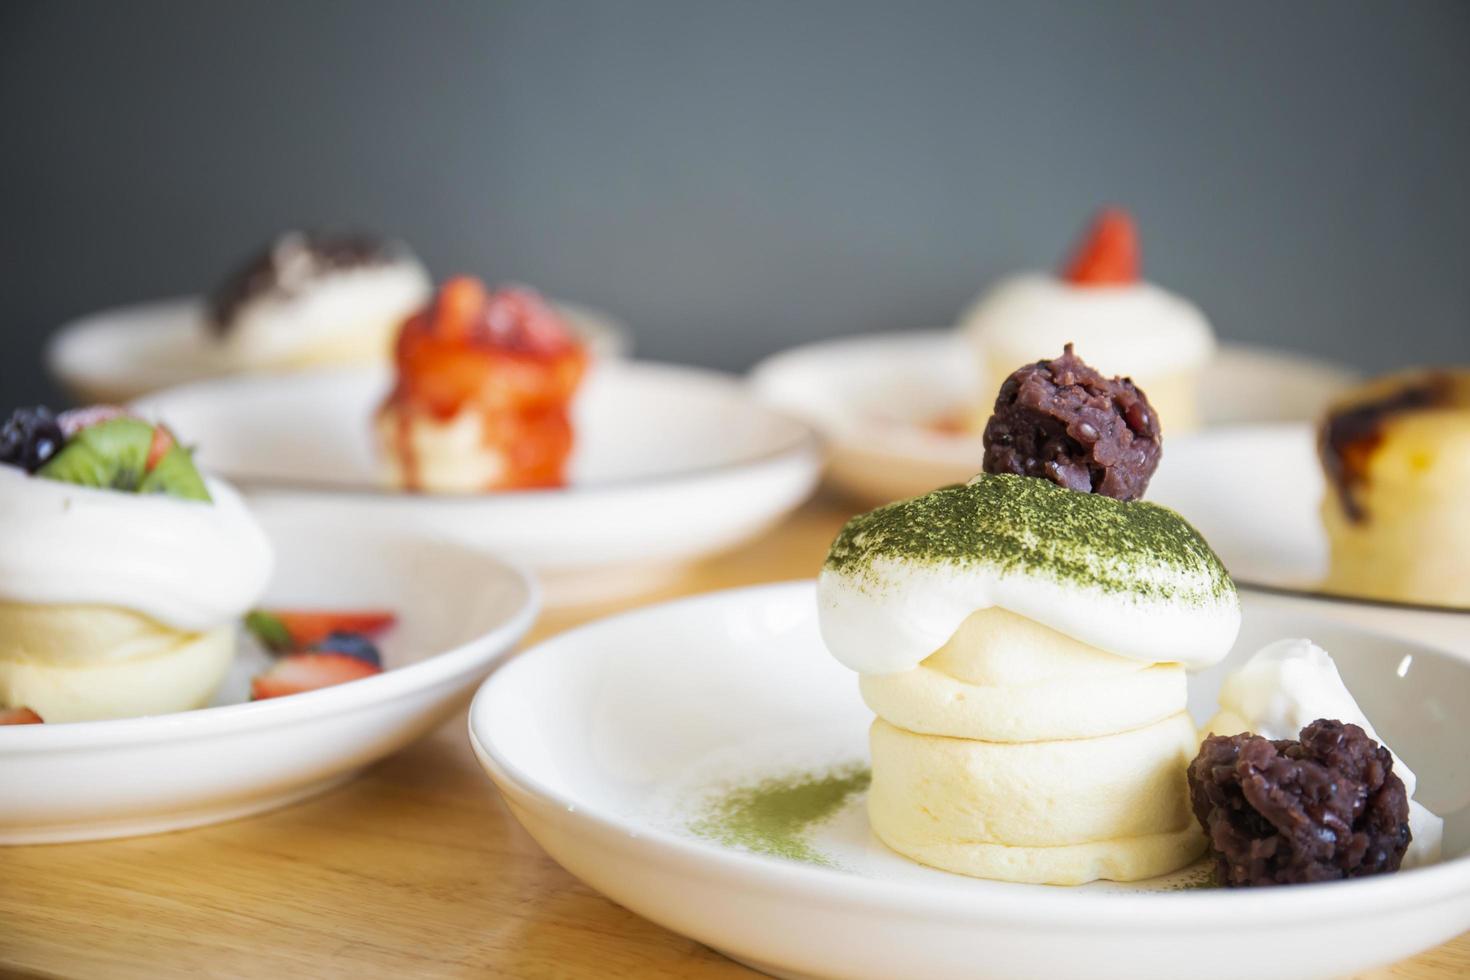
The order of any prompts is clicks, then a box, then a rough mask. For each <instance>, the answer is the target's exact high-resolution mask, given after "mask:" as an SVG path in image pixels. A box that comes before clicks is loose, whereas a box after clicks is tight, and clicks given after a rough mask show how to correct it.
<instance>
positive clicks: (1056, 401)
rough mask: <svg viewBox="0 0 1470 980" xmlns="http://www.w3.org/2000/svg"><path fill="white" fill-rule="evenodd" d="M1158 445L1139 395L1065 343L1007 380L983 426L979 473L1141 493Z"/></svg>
mask: <svg viewBox="0 0 1470 980" xmlns="http://www.w3.org/2000/svg"><path fill="white" fill-rule="evenodd" d="M1161 451H1162V442H1161V437H1160V434H1159V419H1158V416H1157V415H1155V414H1154V410H1153V406H1152V405H1150V404H1149V403H1148V398H1147V397H1145V395H1144V393H1143V392H1142V391H1140V390H1139V389H1138V387H1137V386H1136V385H1134V383H1133V382H1132V381H1130V380H1129V379H1127V378H1113V379H1111V380H1109V379H1108V378H1105V377H1103V376H1102V375H1101V374H1099V373H1097V371H1095V370H1093V369H1092V368H1090V367H1088V366H1087V364H1086V363H1084V362H1083V360H1082V359H1081V358H1080V357H1078V356H1077V355H1076V354H1073V353H1072V345H1071V344H1068V345H1067V347H1066V349H1065V351H1064V352H1063V353H1062V356H1061V357H1058V358H1056V359H1055V360H1051V361H1037V362H1036V363H1035V364H1027V365H1026V366H1025V367H1022V368H1019V369H1018V370H1016V371H1015V373H1013V374H1012V375H1011V376H1010V377H1009V378H1006V380H1005V384H1003V385H1001V386H1000V395H999V396H998V397H997V398H996V399H995V414H993V415H991V417H990V421H989V422H988V423H986V425H985V463H984V468H985V472H986V473H1014V474H1016V475H1017V476H1038V477H1041V478H1042V479H1045V480H1050V481H1051V482H1053V483H1056V484H1058V485H1060V486H1063V487H1066V488H1067V489H1068V490H1079V491H1081V492H1082V493H1097V494H1102V495H1103V496H1105V497H1113V498H1115V499H1117V500H1138V499H1139V498H1141V497H1142V496H1143V492H1144V491H1145V490H1147V489H1148V481H1149V479H1150V478H1151V477H1152V476H1153V475H1154V470H1155V469H1156V468H1157V467H1158V465H1159V454H1160V452H1161Z"/></svg>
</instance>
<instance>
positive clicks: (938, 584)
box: [817, 475, 1240, 674]
mask: <svg viewBox="0 0 1470 980" xmlns="http://www.w3.org/2000/svg"><path fill="white" fill-rule="evenodd" d="M817 601H818V616H819V623H820V626H821V631H822V638H823V640H824V641H825V642H826V644H827V648H828V649H829V650H830V651H831V652H832V655H833V656H835V657H836V658H837V659H838V660H839V661H840V662H841V663H843V664H844V665H845V666H847V667H849V668H851V669H852V670H855V671H857V672H858V673H861V674H893V673H898V672H900V671H906V670H911V669H913V668H914V667H916V666H918V664H919V663H920V662H922V661H923V660H924V659H925V658H926V657H928V656H929V655H930V654H932V653H934V652H935V651H936V650H938V649H939V648H940V647H942V646H944V645H945V643H946V642H948V641H949V639H950V637H951V636H953V635H954V633H955V631H956V630H957V629H958V628H959V626H960V624H961V623H963V622H964V620H965V619H966V618H967V617H968V616H969V615H970V614H971V613H973V612H975V611H976V610H979V609H988V608H991V607H999V608H1002V609H1006V610H1009V611H1010V612H1013V613H1016V614H1017V615H1020V616H1024V617H1026V618H1027V619H1031V620H1034V621H1035V622H1038V623H1040V624H1042V625H1043V626H1048V627H1050V628H1052V629H1054V630H1056V631H1057V632H1059V633H1062V634H1065V635H1066V636H1069V637H1071V638H1073V639H1075V640H1078V641H1080V642H1082V643H1085V644H1088V645H1089V646H1093V647H1096V648H1098V649H1099V650H1102V651H1105V652H1107V653H1112V654H1116V655H1117V656H1120V657H1126V658H1128V659H1131V660H1137V661H1142V662H1145V663H1181V664H1184V665H1185V666H1186V667H1192V668H1200V667H1206V666H1209V665H1211V664H1214V663H1217V662H1218V661H1219V660H1220V659H1222V658H1223V657H1224V656H1225V654H1226V653H1228V652H1229V650H1230V647H1231V646H1232V645H1233V644H1234V642H1235V635H1236V633H1237V631H1238V630H1239V628H1240V604H1239V600H1238V598H1237V596H1236V592H1235V584H1234V583H1233V582H1232V581H1231V580H1230V576H1229V575H1228V574H1227V573H1226V571H1225V568H1224V566H1223V565H1221V563H1220V560H1219V559H1218V558H1217V557H1216V556H1215V554H1214V552H1213V551H1211V550H1210V548H1209V545H1207V544H1206V543H1205V541H1204V539H1203V538H1201V537H1200V536H1199V533H1198V532H1196V531H1195V530H1194V528H1192V527H1190V525H1189V524H1188V523H1187V522H1186V521H1185V520H1184V519H1183V518H1181V517H1180V516H1179V515H1177V514H1175V513H1174V512H1173V511H1171V510H1168V509H1167V508H1163V507H1159V506H1156V505H1154V504H1148V503H1138V502H1134V503H1123V502H1121V501H1117V500H1113V499H1111V498H1108V497H1102V496H1098V495H1095V494H1084V493H1077V492H1075V491H1072V490H1065V489H1062V488H1061V487H1058V486H1056V485H1054V484H1052V483H1049V482H1048V481H1045V480H1039V479H1033V478H1029V477H1020V476H1010V475H981V476H977V477H975V478H974V479H973V480H971V481H970V483H968V484H966V485H965V486H958V487H947V488H944V489H941V490H936V491H934V492H932V493H929V494H925V495H924V496H922V497H916V498H914V499H912V500H905V501H899V502H897V503H893V504H889V505H887V506H885V507H880V508H878V509H877V510H875V511H872V512H870V513H868V514H863V515H860V516H858V517H855V518H853V519H852V520H851V521H849V522H848V523H847V525H846V526H845V527H844V528H843V529H842V531H841V532H840V533H839V534H838V536H837V540H836V541H835V542H833V544H832V550H831V552H830V553H829V555H828V557H827V561H826V564H825V565H824V566H823V568H822V573H821V575H820V576H819V578H818V581H817Z"/></svg>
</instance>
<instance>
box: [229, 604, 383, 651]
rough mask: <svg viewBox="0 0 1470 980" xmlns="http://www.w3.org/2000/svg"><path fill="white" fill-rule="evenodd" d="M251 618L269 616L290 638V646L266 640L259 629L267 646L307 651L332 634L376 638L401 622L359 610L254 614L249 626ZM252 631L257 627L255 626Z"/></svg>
mask: <svg viewBox="0 0 1470 980" xmlns="http://www.w3.org/2000/svg"><path fill="white" fill-rule="evenodd" d="M251 617H260V618H261V620H262V621H263V620H264V617H270V618H271V619H273V620H274V621H275V623H276V624H279V626H280V628H281V629H282V630H284V631H285V634H286V636H287V637H289V638H290V642H289V643H288V644H282V643H279V642H277V641H272V640H271V639H269V638H266V637H265V636H264V635H263V634H262V633H261V632H260V631H259V630H257V635H259V636H262V638H263V639H265V640H266V644H267V645H268V646H270V647H271V648H272V649H275V650H280V649H291V650H305V649H307V648H308V647H314V646H316V645H317V644H318V643H321V642H322V641H323V640H325V639H326V638H327V637H329V636H331V635H332V634H333V633H361V634H362V635H363V636H377V635H378V634H379V633H382V632H384V631H386V630H389V629H391V628H392V627H393V625H394V624H395V623H397V622H398V617H397V616H395V615H393V614H392V613H391V612H388V611H386V610H383V609H360V610H355V611H347V612H332V611H327V610H319V611H317V610H313V611H308V610H299V609H271V610H267V611H265V612H264V616H261V614H260V613H251V615H250V617H247V623H248V622H249V619H250V618H251ZM251 628H252V629H254V628H255V627H254V626H252V627H251Z"/></svg>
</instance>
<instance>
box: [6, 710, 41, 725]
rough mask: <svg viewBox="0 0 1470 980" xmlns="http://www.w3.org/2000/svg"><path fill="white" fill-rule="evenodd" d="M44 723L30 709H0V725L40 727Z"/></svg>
mask: <svg viewBox="0 0 1470 980" xmlns="http://www.w3.org/2000/svg"><path fill="white" fill-rule="evenodd" d="M44 723H45V722H44V721H43V720H42V718H41V716H40V715H38V714H36V713H35V712H34V711H32V710H31V709H30V708H6V709H0V725H41V724H44Z"/></svg>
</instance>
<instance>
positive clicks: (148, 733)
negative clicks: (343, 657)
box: [0, 534, 542, 754]
mask: <svg viewBox="0 0 1470 980" xmlns="http://www.w3.org/2000/svg"><path fill="white" fill-rule="evenodd" d="M399 536H400V537H402V538H404V539H405V540H407V539H409V538H411V537H414V536H412V535H407V534H402V535H399ZM416 540H419V541H421V542H423V541H427V542H432V544H433V545H434V546H436V547H437V546H442V547H448V548H453V549H456V550H460V551H464V552H470V553H473V554H475V555H476V557H477V558H479V559H481V560H485V561H490V562H494V563H496V564H498V565H500V566H501V567H502V569H503V570H504V571H505V572H506V573H507V574H509V575H510V576H511V577H512V578H513V579H514V580H515V581H516V583H517V584H518V585H519V586H520V587H521V588H522V589H524V590H525V600H524V601H523V602H522V603H521V605H520V606H519V608H517V609H516V611H515V612H514V613H512V614H511V615H510V616H509V617H508V618H507V619H506V620H505V621H504V622H503V623H501V624H499V625H498V626H496V627H495V628H494V629H493V630H491V631H490V632H488V633H481V634H478V635H476V636H473V637H471V638H469V639H468V640H465V641H464V642H463V643H460V644H458V645H456V646H453V647H451V648H449V649H448V650H443V651H440V652H438V653H434V654H431V655H429V656H427V657H424V658H422V659H420V660H416V661H414V662H413V663H409V664H405V665H403V666H402V667H394V668H391V669H389V670H385V671H383V672H382V673H380V674H374V675H372V676H369V677H362V678H359V679H357V680H354V681H352V682H351V683H349V684H337V685H333V686H331V687H324V688H319V689H317V690H314V691H303V692H301V693H300V694H293V695H291V696H290V697H281V698H267V699H266V700H264V701H245V702H241V703H239V704H227V705H219V706H216V707H207V708H196V709H194V710H192V711H178V712H173V713H171V714H162V715H147V716H144V717H140V718H115V719H108V720H104V721H79V722H67V723H64V724H42V725H7V726H3V727H0V754H3V753H6V752H8V751H11V750H16V751H29V752H46V751H64V750H67V749H74V748H92V747H96V746H98V745H99V744H127V745H145V744H148V743H150V742H157V741H166V740H173V739H183V738H191V737H195V736H200V737H202V736H210V737H213V736H218V735H227V734H231V733H234V732H240V731H247V730H250V729H254V728H258V727H260V726H261V725H262V724H271V723H274V724H277V725H289V724H293V723H295V722H297V721H304V720H309V719H316V718H321V717H324V716H330V715H336V714H343V713H346V712H351V711H359V710H362V709H363V708H367V707H371V706H372V705H374V704H378V703H382V702H385V701H391V700H395V699H397V698H398V697H400V696H402V695H404V694H408V693H413V692H417V691H421V690H425V689H427V688H431V687H433V686H434V685H436V684H439V683H442V682H444V681H446V680H449V679H451V678H453V677H454V676H455V675H457V674H461V673H463V672H464V671H466V670H468V669H472V668H473V667H474V666H475V664H476V663H477V662H478V661H480V660H482V659H485V653H484V651H486V650H499V651H500V652H498V653H495V654H494V655H493V656H491V657H490V658H489V659H488V660H487V661H486V664H487V666H489V667H491V668H492V669H493V668H494V667H496V666H498V665H499V664H500V663H501V662H503V661H504V660H505V659H506V658H508V657H510V656H511V654H512V652H513V651H512V648H513V647H514V644H515V638H517V637H519V636H522V635H524V634H525V633H526V631H527V630H529V629H530V628H531V626H532V625H534V624H535V622H536V618H537V617H538V616H539V615H540V612H541V606H542V590H541V585H540V583H539V582H538V581H537V580H536V578H535V576H533V575H531V574H530V573H529V572H528V571H526V569H524V568H523V567H521V566H520V565H519V564H517V563H515V562H511V561H509V560H507V559H505V558H501V557H498V556H495V555H491V554H489V553H488V552H486V551H484V550H483V549H477V548H471V547H469V546H466V545H462V544H459V543H457V542H454V541H451V540H446V539H443V538H437V537H429V538H422V537H419V538H416Z"/></svg>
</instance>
